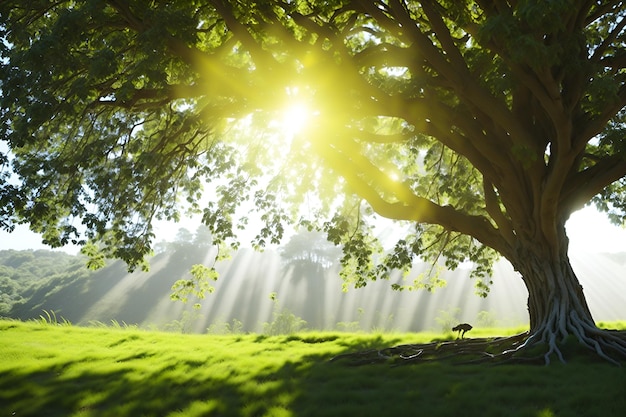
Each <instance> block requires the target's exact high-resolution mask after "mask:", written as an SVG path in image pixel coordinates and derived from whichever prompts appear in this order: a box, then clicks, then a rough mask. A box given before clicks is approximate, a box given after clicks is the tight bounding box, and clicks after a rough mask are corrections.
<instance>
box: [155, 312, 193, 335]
mask: <svg viewBox="0 0 626 417" xmlns="http://www.w3.org/2000/svg"><path fill="white" fill-rule="evenodd" d="M201 317H202V314H201V313H200V312H198V311H196V310H195V309H194V310H193V311H183V314H182V316H181V318H180V320H172V321H171V322H169V323H167V324H165V325H164V326H163V330H165V331H166V332H174V333H191V332H192V330H193V324H194V323H195V322H196V321H198V320H199V319H200V318H201Z"/></svg>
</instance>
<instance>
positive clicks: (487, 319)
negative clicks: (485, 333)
mask: <svg viewBox="0 0 626 417" xmlns="http://www.w3.org/2000/svg"><path fill="white" fill-rule="evenodd" d="M476 322H477V323H478V325H479V326H480V327H496V323H497V319H496V315H495V314H494V313H492V312H491V311H484V310H483V311H480V312H478V316H477V317H476Z"/></svg>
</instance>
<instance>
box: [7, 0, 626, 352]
mask: <svg viewBox="0 0 626 417" xmlns="http://www.w3.org/2000/svg"><path fill="white" fill-rule="evenodd" d="M0 17H1V20H0V31H1V36H2V39H3V42H2V44H1V45H0V48H1V54H2V62H1V65H2V67H1V77H0V80H1V82H2V84H1V89H2V98H1V103H2V106H1V112H2V113H1V115H0V117H1V121H2V124H1V126H0V139H1V140H2V142H3V143H4V144H5V146H4V147H3V148H2V149H1V152H2V155H0V157H1V159H0V164H1V166H2V167H3V171H2V183H1V188H0V201H1V203H2V204H1V206H0V224H1V225H2V227H3V228H5V229H8V230H11V229H12V228H13V227H14V225H15V224H16V223H28V224H30V227H31V229H33V230H34V231H36V232H40V233H42V234H43V237H44V240H45V242H47V243H49V244H51V245H53V246H57V245H63V244H65V243H68V242H69V241H76V242H78V243H83V244H84V243H85V239H90V240H93V241H95V242H98V244H99V248H100V250H101V251H103V252H104V253H105V254H106V255H108V256H116V257H120V258H122V259H125V260H126V261H127V262H129V264H130V266H131V267H133V266H135V265H136V264H137V262H138V261H139V260H140V259H141V258H142V257H143V255H145V254H147V253H148V252H149V250H150V246H151V243H152V238H153V234H152V222H153V220H154V219H157V218H174V219H176V218H178V217H179V216H180V213H179V211H180V209H179V205H178V204H177V199H180V198H185V199H186V200H187V201H188V202H189V205H190V206H191V208H192V209H197V210H203V220H204V222H205V223H206V224H207V225H208V226H209V227H210V228H211V229H212V232H213V234H214V237H215V238H216V240H218V241H219V240H225V239H231V238H233V236H234V231H233V230H234V229H236V228H237V227H246V225H245V222H246V216H245V215H243V216H240V217H238V214H241V212H240V211H238V207H239V206H241V205H243V206H244V207H245V206H246V204H247V205H250V203H253V205H254V206H255V207H256V209H257V210H258V211H259V212H260V213H261V215H260V220H261V227H260V230H259V233H258V236H257V237H256V238H255V242H254V243H255V244H256V245H258V246H263V245H264V244H265V243H267V242H268V241H278V240H280V238H281V237H282V233H283V225H284V224H285V223H288V222H296V223H299V224H302V225H305V226H307V227H309V228H310V229H323V230H325V231H326V232H327V235H328V238H329V239H330V240H331V241H332V242H334V243H337V244H341V245H343V249H344V253H345V256H344V258H343V259H342V263H343V266H344V272H343V275H344V278H345V279H346V280H348V281H351V282H352V283H353V284H355V285H356V286H360V285H364V284H365V283H366V282H367V280H369V279H376V278H379V277H384V276H386V275H387V274H388V272H389V270H391V269H394V268H400V269H406V268H409V267H410V265H411V263H412V261H413V260H414V259H415V258H416V257H420V258H422V259H428V260H431V261H437V260H438V259H441V260H443V261H445V263H446V265H447V266H449V267H455V266H456V265H458V264H459V263H460V262H466V261H469V262H474V264H475V265H476V270H475V273H474V275H475V276H476V277H478V286H479V287H480V288H482V289H486V288H487V287H488V283H489V278H488V276H489V273H490V271H491V264H492V262H493V260H494V259H495V258H496V254H501V255H502V256H504V257H505V258H507V259H508V260H509V261H510V262H511V263H512V264H513V266H514V267H515V268H516V269H517V271H519V272H520V274H521V277H522V279H523V281H524V283H525V284H526V287H527V288H528V293H529V297H528V310H529V315H530V333H529V337H528V340H527V342H526V344H525V346H529V345H533V344H536V343H545V345H546V346H547V351H546V358H549V357H550V355H551V354H552V353H556V354H557V355H558V356H560V351H559V348H558V341H559V340H562V339H565V338H567V337H568V336H574V337H576V338H577V339H578V340H579V341H580V342H581V343H582V344H584V345H585V346H588V347H589V348H592V349H594V350H595V351H596V352H598V353H599V354H601V355H603V356H605V357H608V356H612V357H618V358H619V357H623V356H624V354H625V353H626V343H625V341H624V340H622V339H620V338H618V337H616V336H615V335H614V334H611V333H608V332H604V331H601V330H599V329H598V328H596V325H595V323H594V320H593V318H592V316H591V313H590V311H589V308H588V306H587V303H586V301H585V296H584V294H583V289H582V287H581V286H580V284H579V282H578V279H577V277H576V275H575V273H574V271H573V270H572V267H571V265H570V261H569V259H568V239H567V235H566V231H565V222H566V221H567V219H568V217H569V216H570V214H571V213H572V212H573V211H575V210H578V209H580V208H581V207H583V206H584V205H586V204H589V203H595V204H596V206H597V207H599V208H600V209H601V210H603V211H605V212H608V213H609V215H610V216H611V218H612V219H613V220H615V221H616V222H621V221H622V220H623V218H624V213H625V210H624V209H625V208H626V201H625V200H624V196H625V193H624V189H623V186H624V176H625V175H626V161H625V159H624V157H625V146H624V143H625V141H624V134H625V132H626V125H625V124H624V122H625V120H624V118H625V112H624V107H625V105H626V84H625V80H626V48H625V45H626V31H624V26H626V18H625V17H626V5H625V3H624V2H623V1H608V0H607V1H582V0H580V1H575V0H555V1H549V2H547V1H541V0H526V1H516V0H508V1H507V0H496V1H484V0H475V1H470V0H465V1H448V0H426V1H408V0H404V1H403V0H372V1H349V0H335V1H324V2H315V1H298V0H294V1H289V0H267V1H259V2H248V1H226V0H176V1H174V0H169V1H168V0H155V1H150V2H147V1H141V0H130V1H118V0H108V1H106V0H85V1H61V0H59V1H51V0H37V1H28V2H24V1H17V0H14V1H12V0H4V1H3V2H2V3H1V4H0ZM290 103H291V104H290ZM296 103H298V105H299V106H301V110H300V113H299V114H301V113H302V112H308V120H306V121H304V120H303V121H302V123H303V128H302V129H301V130H299V131H297V132H295V131H292V132H291V133H292V134H291V135H281V134H280V131H281V126H282V127H284V125H285V124H286V122H285V121H284V120H282V118H284V117H285V116H284V109H285V108H286V107H288V106H292V107H294V106H296ZM304 109H306V110H304ZM288 117H292V118H295V117H296V115H295V114H292V115H291V116H288ZM282 130H284V129H282ZM208 181H214V183H215V186H214V188H208V187H207V186H206V185H205V182H208ZM203 188H204V189H207V190H213V191H211V192H208V193H205V194H208V196H206V195H205V197H204V199H201V191H202V189H203ZM244 214H245V213H244ZM374 214H376V215H379V216H382V217H386V218H389V219H394V220H398V221H405V222H408V223H410V224H413V225H415V226H414V227H413V228H412V229H411V230H410V232H409V233H407V234H406V236H401V237H400V238H399V239H398V242H397V244H396V245H395V247H394V249H393V250H392V251H390V252H389V253H387V254H386V255H384V256H380V255H377V252H376V251H375V250H374V249H375V248H376V246H377V243H376V241H375V239H374V238H373V237H372V232H371V228H372V224H373V223H372V222H371V221H368V218H369V217H371V216H372V215H374ZM237 219H239V220H237ZM430 285H434V282H433V281H432V280H429V279H428V278H425V279H423V280H416V282H413V283H408V284H406V285H396V286H398V287H402V286H406V287H411V288H415V287H423V286H427V287H428V286H430Z"/></svg>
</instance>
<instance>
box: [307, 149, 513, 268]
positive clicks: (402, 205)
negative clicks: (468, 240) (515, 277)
mask: <svg viewBox="0 0 626 417" xmlns="http://www.w3.org/2000/svg"><path fill="white" fill-rule="evenodd" d="M315 150H316V151H317V152H318V153H319V155H320V156H321V157H322V158H323V159H324V160H326V162H327V164H328V166H330V167H332V169H333V170H335V172H337V173H338V174H339V175H341V176H342V177H343V178H344V179H345V180H346V181H347V183H348V185H349V186H350V188H351V189H352V190H353V192H354V193H355V194H357V195H358V196H359V197H361V198H363V199H364V200H366V201H367V202H368V203H369V204H370V205H371V206H372V209H374V211H376V212H377V213H378V214H380V215H381V216H383V217H386V218H389V219H396V220H408V221H414V222H418V223H429V224H438V225H441V226H443V227H444V228H446V229H447V230H450V231H458V232H460V233H463V234H466V235H469V236H472V237H474V238H475V239H477V240H478V241H479V242H481V243H482V244H483V245H486V246H489V247H491V248H493V249H495V250H497V251H499V252H500V253H502V254H503V255H504V256H506V255H507V254H510V253H511V250H510V247H509V245H508V244H507V243H506V241H505V240H504V239H503V238H502V236H501V235H500V233H499V232H498V231H497V230H496V229H495V228H494V227H493V226H492V225H491V223H490V222H489V221H488V220H487V219H486V218H485V217H482V216H472V215H467V214H465V213H462V212H460V211H457V210H455V209H454V208H453V207H450V206H445V207H442V206H439V205H437V204H435V203H433V202H431V201H430V200H428V199H425V198H423V197H418V196H416V195H414V194H413V193H412V192H411V191H410V189H409V188H408V187H407V188H406V190H403V191H401V193H400V194H401V196H399V197H401V200H400V201H393V202H390V201H388V200H387V199H385V198H383V197H382V196H381V194H380V192H379V191H377V188H378V186H380V185H381V183H383V182H385V183H386V182H388V181H390V180H389V179H385V178H380V177H379V178H377V179H374V182H375V183H376V184H378V186H374V187H373V186H372V185H371V184H370V183H369V180H372V178H373V177H372V175H374V177H376V174H375V172H373V171H372V169H376V170H378V168H376V167H374V166H369V167H363V166H361V165H362V163H363V161H360V162H359V161H355V160H353V159H352V157H351V156H353V155H354V154H353V153H350V154H349V155H348V154H345V153H343V152H342V151H339V150H338V149H334V148H333V147H332V146H329V145H327V144H323V143H322V142H321V141H320V142H317V143H316V144H315ZM363 172H367V177H366V178H367V179H365V178H364V177H363V176H362V175H361V173H363ZM383 175H384V174H383ZM400 187H402V186H400V185H394V186H393V188H395V189H396V190H398V189H399V188H400Z"/></svg>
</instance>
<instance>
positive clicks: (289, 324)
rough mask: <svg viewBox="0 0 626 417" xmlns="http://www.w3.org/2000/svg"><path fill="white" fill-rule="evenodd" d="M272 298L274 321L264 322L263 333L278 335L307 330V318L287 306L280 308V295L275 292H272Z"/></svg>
mask: <svg viewBox="0 0 626 417" xmlns="http://www.w3.org/2000/svg"><path fill="white" fill-rule="evenodd" d="M270 299H271V300H272V303H273V304H274V307H273V310H272V321H271V322H270V323H267V322H266V323H263V333H265V334H267V335H270V336H276V335H290V334H294V333H297V332H300V331H303V330H305V326H306V324H307V323H306V320H303V319H302V318H301V317H298V316H296V315H295V314H293V313H292V312H291V311H289V310H288V309H286V308H280V306H279V303H278V297H277V295H276V293H275V292H273V293H271V294H270Z"/></svg>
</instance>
